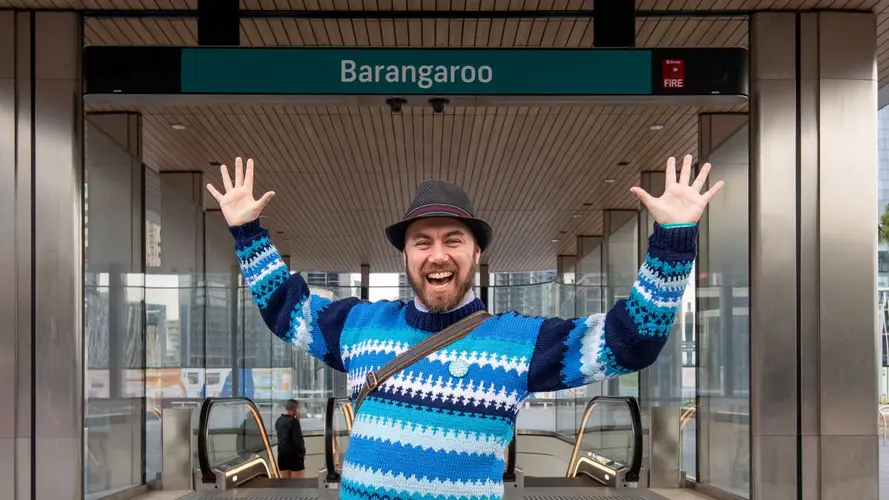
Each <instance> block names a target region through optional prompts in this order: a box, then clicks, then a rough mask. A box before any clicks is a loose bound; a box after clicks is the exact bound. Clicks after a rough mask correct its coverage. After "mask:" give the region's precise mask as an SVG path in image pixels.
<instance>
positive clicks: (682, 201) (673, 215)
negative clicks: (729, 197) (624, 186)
mask: <svg viewBox="0 0 889 500" xmlns="http://www.w3.org/2000/svg"><path fill="white" fill-rule="evenodd" d="M709 172H710V164H709V163H705V164H704V166H703V167H701V173H700V174H698V177H697V179H695V181H694V183H693V184H692V185H690V186H689V184H688V181H689V177H690V176H691V155H686V156H685V158H683V160H682V171H681V172H680V174H679V181H678V182H677V181H676V159H675V158H673V157H670V159H668V160H667V175H666V177H667V185H666V189H665V190H664V194H662V195H661V196H660V197H659V198H655V197H653V196H651V195H650V194H648V193H646V192H645V190H644V189H642V188H638V187H633V188H630V191H632V192H633V194H635V195H636V196H638V197H639V200H640V201H642V203H643V204H644V205H645V206H646V208H648V211H649V212H650V213H651V215H652V216H654V219H655V220H656V221H657V222H658V224H661V225H663V224H676V223H696V222H698V220H700V218H701V215H702V214H703V213H704V208H706V207H707V203H710V200H712V199H713V197H714V196H715V195H716V193H717V192H719V190H720V189H722V186H723V185H724V183H723V182H722V181H719V182H717V183H716V184H714V185H713V187H711V188H710V190H709V191H707V192H706V193H704V194H701V189H703V187H704V183H705V182H706V181H707V174H708V173H709Z"/></svg>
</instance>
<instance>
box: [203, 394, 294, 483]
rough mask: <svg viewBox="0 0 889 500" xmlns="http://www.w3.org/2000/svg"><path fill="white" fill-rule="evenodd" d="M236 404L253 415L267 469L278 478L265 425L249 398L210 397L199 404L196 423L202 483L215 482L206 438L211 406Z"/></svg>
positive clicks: (276, 465)
mask: <svg viewBox="0 0 889 500" xmlns="http://www.w3.org/2000/svg"><path fill="white" fill-rule="evenodd" d="M232 402H238V403H241V404H243V405H244V406H246V407H247V409H248V410H250V413H251V414H253V419H254V420H255V421H256V426H257V427H258V428H259V434H260V436H261V437H262V442H263V444H264V445H265V450H266V453H267V454H268V457H269V461H270V462H271V463H270V464H269V469H270V470H271V473H272V474H273V475H274V476H275V477H274V478H272V479H275V478H277V477H279V473H278V464H277V463H275V458H274V457H275V456H274V454H272V448H271V445H270V444H269V436H268V434H266V432H265V423H264V422H263V420H262V414H261V413H260V412H259V409H258V408H257V407H256V405H255V404H254V403H253V401H252V400H251V399H250V398H245V397H238V398H222V397H210V398H205V399H204V401H203V402H202V403H201V414H200V419H199V421H198V422H199V423H198V464H199V465H200V468H201V477H202V478H203V479H204V481H215V480H216V475H215V474H214V473H213V467H212V466H211V465H210V451H209V449H208V439H209V438H208V436H209V427H210V410H212V409H213V405H215V404H217V403H232Z"/></svg>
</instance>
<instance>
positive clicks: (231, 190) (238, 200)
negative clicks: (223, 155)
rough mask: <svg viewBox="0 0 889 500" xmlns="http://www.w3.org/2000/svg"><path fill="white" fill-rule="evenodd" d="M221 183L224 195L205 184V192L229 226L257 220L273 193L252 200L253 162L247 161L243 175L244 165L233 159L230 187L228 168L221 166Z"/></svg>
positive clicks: (237, 159) (239, 160) (210, 185)
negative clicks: (211, 196)
mask: <svg viewBox="0 0 889 500" xmlns="http://www.w3.org/2000/svg"><path fill="white" fill-rule="evenodd" d="M220 170H222V183H223V184H224V185H225V194H221V193H220V192H219V191H217V190H216V188H215V187H213V185H212V184H207V191H210V194H212V195H213V197H214V198H216V201H218V202H219V208H220V209H222V215H223V216H224V217H225V222H227V223H228V225H229V226H240V225H243V224H246V223H248V222H251V221H254V220H256V219H258V218H259V214H260V213H262V209H263V208H265V206H266V205H268V203H269V201H270V200H271V199H272V196H275V192H274V191H269V192H267V193H266V194H264V195H262V198H260V199H258V200H254V199H253V160H252V159H248V160H247V173H246V175H245V174H244V165H243V163H242V162H241V159H240V158H236V159H235V184H234V186H232V179H231V177H230V176H229V175H228V168H227V167H226V166H225V165H223V166H222V167H221V169H220Z"/></svg>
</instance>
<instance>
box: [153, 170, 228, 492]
mask: <svg viewBox="0 0 889 500" xmlns="http://www.w3.org/2000/svg"><path fill="white" fill-rule="evenodd" d="M185 175H190V174H174V177H172V178H171V177H168V176H166V174H165V176H164V177H162V176H161V175H160V174H158V173H157V172H154V171H152V170H150V169H146V171H145V226H146V227H145V235H146V248H145V253H146V257H147V260H146V276H145V286H146V288H145V317H146V332H145V343H146V379H145V391H146V397H147V399H148V408H149V411H150V412H152V413H153V414H155V415H158V414H162V411H163V409H164V408H174V407H179V408H181V407H187V408H192V409H193V410H194V411H195V413H196V414H197V412H198V410H199V408H200V402H201V399H203V398H204V397H206V396H215V395H218V393H219V389H218V388H219V387H220V385H221V384H220V383H219V380H220V378H222V379H224V374H223V373H225V370H224V369H216V370H212V371H211V372H210V373H208V372H207V370H206V364H205V345H206V342H205V335H204V334H205V331H206V329H205V323H206V313H207V311H206V307H205V305H206V303H207V302H208V301H207V298H206V297H207V293H206V290H205V283H204V274H203V269H204V250H203V247H204V214H203V210H202V209H201V207H200V206H198V205H197V204H196V203H194V202H193V201H191V200H189V199H187V198H186V197H185V195H184V194H183V191H182V190H180V189H178V187H177V185H176V184H175V181H179V180H180V179H182V178H184V177H181V176H185ZM210 295H213V294H212V293H211V294H210ZM211 302H212V301H211ZM220 372H223V373H220ZM162 442H163V439H162V436H161V429H160V425H159V422H158V424H156V425H153V426H152V425H149V426H147V427H146V434H145V446H146V451H148V450H156V451H155V452H154V453H151V454H148V455H147V464H146V473H147V475H148V476H149V477H154V476H155V475H156V474H158V473H160V471H161V463H162V453H161V449H162Z"/></svg>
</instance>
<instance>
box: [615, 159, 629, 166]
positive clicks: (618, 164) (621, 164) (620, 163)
mask: <svg viewBox="0 0 889 500" xmlns="http://www.w3.org/2000/svg"><path fill="white" fill-rule="evenodd" d="M629 164H630V162H629V161H627V160H621V161H619V162H617V166H619V167H626V166H627V165H629Z"/></svg>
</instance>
